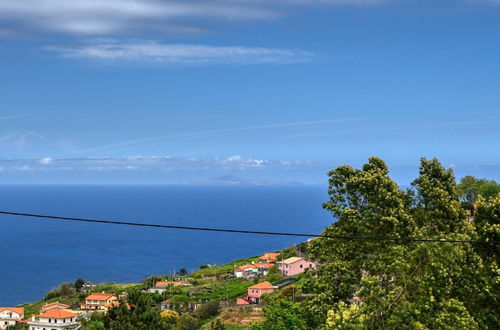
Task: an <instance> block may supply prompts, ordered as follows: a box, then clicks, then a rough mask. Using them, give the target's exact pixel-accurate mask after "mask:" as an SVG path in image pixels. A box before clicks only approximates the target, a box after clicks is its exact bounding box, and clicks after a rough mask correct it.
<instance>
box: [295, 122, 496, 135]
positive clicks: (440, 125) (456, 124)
mask: <svg viewBox="0 0 500 330" xmlns="http://www.w3.org/2000/svg"><path fill="white" fill-rule="evenodd" d="M498 124H500V121H499V120H498V118H491V120H487V121H486V120H482V121H462V122H442V123H435V124H416V125H398V126H390V127H376V128H362V129H352V130H348V131H346V130H344V131H328V132H315V133H304V134H294V135H290V136H289V137H293V138H295V137H299V138H301V137H313V136H329V135H343V134H356V133H369V132H386V131H400V130H411V129H425V128H446V127H462V126H478V125H498Z"/></svg>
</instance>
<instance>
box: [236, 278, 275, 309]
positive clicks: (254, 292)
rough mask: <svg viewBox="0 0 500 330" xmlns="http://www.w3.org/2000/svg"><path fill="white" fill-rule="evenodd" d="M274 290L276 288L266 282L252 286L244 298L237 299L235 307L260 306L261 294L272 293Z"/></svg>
mask: <svg viewBox="0 0 500 330" xmlns="http://www.w3.org/2000/svg"><path fill="white" fill-rule="evenodd" d="M275 290H276V287H274V286H273V285H272V284H271V283H269V282H268V281H265V282H261V283H259V284H255V285H252V286H251V287H249V288H248V292H247V294H246V295H245V296H243V297H242V298H238V299H237V301H236V304H237V305H249V304H260V303H261V297H262V295H263V294H267V293H272V292H274V291H275Z"/></svg>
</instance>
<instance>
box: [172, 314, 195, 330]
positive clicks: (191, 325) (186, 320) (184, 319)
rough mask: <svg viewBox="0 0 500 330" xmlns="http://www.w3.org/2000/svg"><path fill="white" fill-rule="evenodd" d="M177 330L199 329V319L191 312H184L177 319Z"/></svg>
mask: <svg viewBox="0 0 500 330" xmlns="http://www.w3.org/2000/svg"><path fill="white" fill-rule="evenodd" d="M174 329H176V330H196V329H198V320H196V319H195V318H194V317H192V316H191V315H189V314H187V313H186V314H182V316H181V317H179V320H178V321H177V325H176V326H175V328H174Z"/></svg>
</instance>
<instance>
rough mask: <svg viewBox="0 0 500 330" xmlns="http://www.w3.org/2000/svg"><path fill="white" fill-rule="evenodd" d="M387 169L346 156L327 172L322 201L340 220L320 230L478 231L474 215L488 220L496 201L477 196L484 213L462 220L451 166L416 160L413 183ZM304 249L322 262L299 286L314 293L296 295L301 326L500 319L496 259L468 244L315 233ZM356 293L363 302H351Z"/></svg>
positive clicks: (464, 324)
mask: <svg viewBox="0 0 500 330" xmlns="http://www.w3.org/2000/svg"><path fill="white" fill-rule="evenodd" d="M388 173H389V172H388V169H387V166H386V165H385V163H384V162H383V161H382V160H380V159H378V158H374V157H372V158H370V159H369V161H368V163H367V164H365V165H364V166H363V167H362V169H354V168H352V167H350V166H347V165H344V166H340V167H338V168H337V169H335V170H333V171H331V172H329V175H330V178H329V190H328V193H329V195H330V198H329V200H328V202H327V203H325V204H324V208H325V209H327V210H329V211H330V212H331V213H332V215H333V216H334V218H336V219H337V221H336V222H335V223H334V224H332V225H330V226H329V227H327V228H326V229H325V230H324V234H325V236H344V237H345V236H365V237H391V238H396V239H397V238H401V239H405V238H410V239H412V238H413V239H422V238H425V239H429V238H434V239H440V240H441V239H444V240H475V239H478V237H479V235H480V232H481V231H480V230H479V229H478V228H479V227H480V226H481V225H480V224H481V223H486V224H487V225H485V226H486V227H485V228H492V227H491V225H490V223H491V221H486V220H482V219H483V218H484V219H486V218H488V219H491V218H492V215H491V212H494V211H492V210H493V209H494V207H493V206H491V205H490V206H481V208H482V210H481V211H480V212H483V213H482V214H484V216H479V220H478V221H477V223H471V222H469V221H468V220H467V218H466V217H465V213H464V211H463V210H462V208H461V205H460V201H459V194H458V190H457V186H456V182H455V178H454V174H453V171H452V170H450V169H445V168H444V167H443V166H442V165H441V164H440V163H439V161H438V160H437V159H432V160H427V159H422V160H421V166H420V170H419V176H418V177H417V178H416V179H415V180H414V181H413V183H412V185H413V189H409V190H406V191H404V190H402V189H400V188H399V186H398V185H397V184H396V183H395V182H394V181H393V180H392V179H391V178H390V177H389V176H388ZM488 210H489V211H488ZM488 212H489V213H488ZM483 232H484V233H485V235H492V231H491V229H485V230H483ZM485 237H486V236H485ZM488 237H490V239H492V238H491V237H494V236H488ZM309 251H310V254H311V256H312V257H313V258H315V259H316V260H318V261H319V262H320V264H321V265H322V266H321V267H320V269H319V270H318V277H317V278H312V279H310V280H309V282H308V283H307V284H306V286H305V289H306V290H308V291H312V292H316V293H317V295H316V296H315V297H314V298H313V299H311V300H308V301H305V302H303V303H301V310H302V316H303V319H304V320H305V321H306V322H307V326H308V328H321V327H327V328H330V329H360V328H363V329H364V328H380V329H393V328H400V327H401V325H402V324H404V325H407V326H408V327H409V328H434V327H438V328H442V329H455V328H456V327H457V326H458V327H461V328H467V329H477V328H491V329H496V328H499V327H500V324H499V322H498V317H497V316H496V313H495V312H493V310H494V309H495V308H496V306H498V297H497V296H496V295H495V292H498V290H499V287H498V286H499V284H498V280H496V279H497V278H498V274H499V272H500V271H499V268H498V261H497V260H496V258H492V257H491V254H490V257H486V253H485V252H481V251H479V250H478V248H477V247H475V246H472V245H471V244H450V243H446V244H444V243H436V242H420V243H405V242H404V241H401V242H399V241H398V240H390V241H379V240H360V239H352V240H347V239H333V238H326V237H322V238H318V239H315V240H313V241H312V242H311V244H310V249H309ZM353 296H357V297H361V301H362V304H360V305H354V303H353V300H352V297H353ZM358 300H359V299H358ZM270 317H272V320H270V321H269V322H271V323H272V322H274V323H277V322H279V320H280V318H279V317H278V316H276V315H270Z"/></svg>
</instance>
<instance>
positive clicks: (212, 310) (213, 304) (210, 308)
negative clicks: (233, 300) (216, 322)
mask: <svg viewBox="0 0 500 330" xmlns="http://www.w3.org/2000/svg"><path fill="white" fill-rule="evenodd" d="M219 310H220V304H219V302H218V301H215V300H212V301H208V302H206V303H204V304H203V305H201V306H200V308H198V310H197V311H196V312H195V316H196V317H197V318H199V319H202V320H204V319H208V318H210V317H212V316H215V315H217V314H219Z"/></svg>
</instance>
